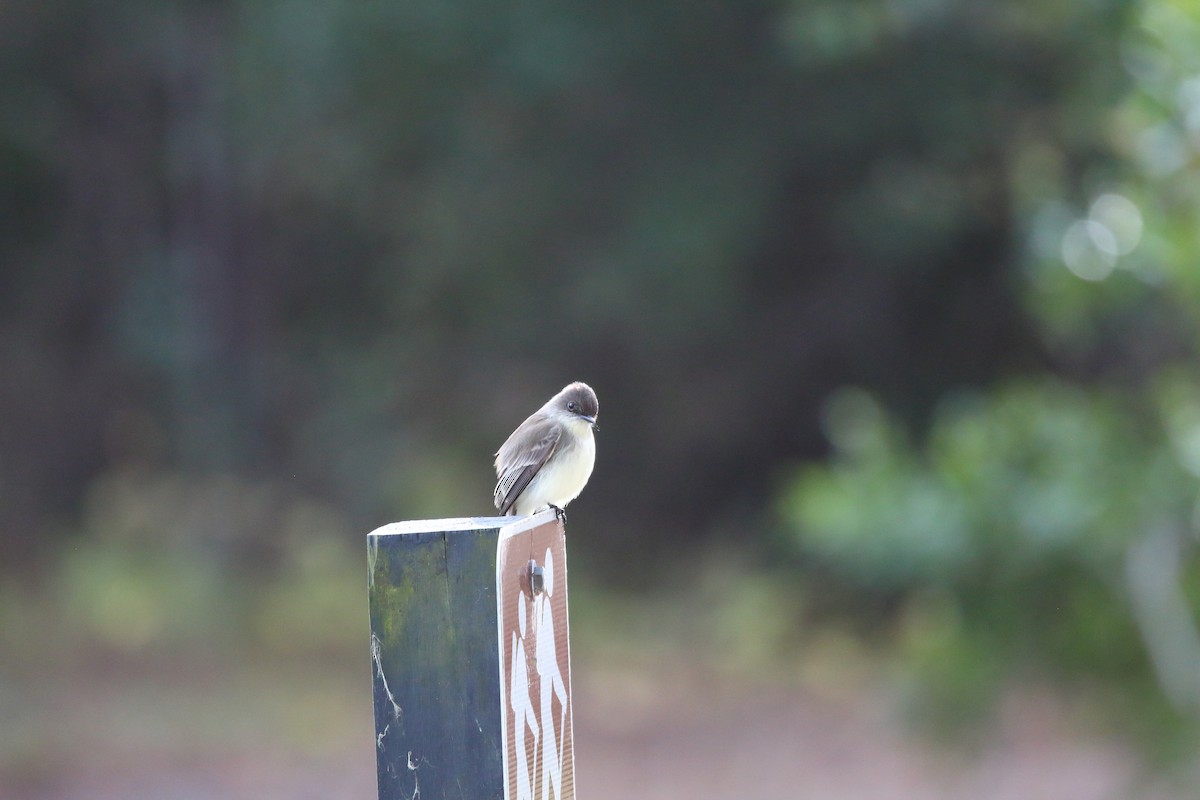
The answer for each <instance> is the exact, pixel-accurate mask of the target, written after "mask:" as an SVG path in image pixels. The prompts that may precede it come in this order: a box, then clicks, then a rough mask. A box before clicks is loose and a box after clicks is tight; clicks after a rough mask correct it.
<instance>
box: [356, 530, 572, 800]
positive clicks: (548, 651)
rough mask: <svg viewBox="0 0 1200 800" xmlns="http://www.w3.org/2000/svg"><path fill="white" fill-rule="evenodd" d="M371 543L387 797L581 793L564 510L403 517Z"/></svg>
mask: <svg viewBox="0 0 1200 800" xmlns="http://www.w3.org/2000/svg"><path fill="white" fill-rule="evenodd" d="M367 546H368V560H369V567H370V576H369V579H370V607H371V659H372V673H373V681H374V696H375V742H376V756H377V764H378V777H379V798H380V800H400V798H403V800H412V799H413V798H414V797H420V798H423V800H440V798H456V799H457V798H467V799H469V800H482V799H485V798H496V800H501V798H504V799H505V800H525V798H538V799H539V800H540V799H541V798H543V797H551V798H556V800H573V798H574V797H575V791H574V752H573V751H574V748H573V741H572V739H573V737H572V729H571V678H570V649H569V641H568V635H567V632H568V626H567V580H566V579H567V570H566V545H565V528H564V526H563V523H562V521H561V520H560V519H559V517H558V516H557V515H556V514H555V513H554V511H552V510H551V511H545V512H541V513H539V514H534V515H532V516H528V517H468V518H461V519H442V520H415V521H410V522H397V523H393V524H391V525H385V526H383V527H382V528H379V529H377V530H375V531H373V532H372V533H370V534H368V536H367ZM544 792H545V793H544Z"/></svg>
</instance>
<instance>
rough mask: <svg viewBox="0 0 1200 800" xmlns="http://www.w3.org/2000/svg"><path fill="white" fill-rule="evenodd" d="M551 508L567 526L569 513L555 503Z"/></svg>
mask: <svg viewBox="0 0 1200 800" xmlns="http://www.w3.org/2000/svg"><path fill="white" fill-rule="evenodd" d="M550 507H551V508H553V509H554V516H556V517H558V518H559V520H561V521H562V523H563V524H564V525H566V524H567V512H566V511H565V510H564V509H561V508H559V507H558V506H556V505H554V504H553V503H551V504H550Z"/></svg>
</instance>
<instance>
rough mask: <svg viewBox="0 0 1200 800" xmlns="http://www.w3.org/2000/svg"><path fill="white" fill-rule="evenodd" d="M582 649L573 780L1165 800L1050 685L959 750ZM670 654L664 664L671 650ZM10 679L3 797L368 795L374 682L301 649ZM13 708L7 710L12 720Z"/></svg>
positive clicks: (923, 795) (759, 689)
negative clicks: (285, 656) (259, 660)
mask: <svg viewBox="0 0 1200 800" xmlns="http://www.w3.org/2000/svg"><path fill="white" fill-rule="evenodd" d="M667 663H669V666H670V668H669V669H666V670H663V671H661V672H660V673H655V672H650V671H647V670H645V669H643V668H642V664H641V663H639V664H638V665H637V666H636V667H630V668H623V667H620V666H616V665H612V664H608V665H589V663H587V661H585V660H583V659H579V662H578V663H577V664H576V737H577V745H576V747H577V752H576V757H577V764H578V773H577V774H578V776H579V792H580V796H581V797H584V798H605V797H609V798H617V797H626V798H633V797H636V798H641V800H659V799H660V798H662V799H663V800H666V798H671V800H674V799H675V798H680V797H688V798H695V799H697V800H704V799H705V798H714V799H715V798H728V797H738V798H744V799H745V800H757V799H759V798H761V799H762V800H777V799H782V798H820V799H821V800H840V798H865V797H870V798H873V799H875V800H889V799H890V798H895V800H940V799H941V798H947V799H948V798H963V797H971V798H976V799H977V800H1010V799H1011V800H1039V799H1040V798H1045V800H1117V799H1118V798H1133V797H1137V798H1145V799H1146V800H1175V799H1176V798H1179V799H1180V800H1182V798H1185V797H1193V796H1194V795H1192V794H1190V793H1188V792H1186V791H1185V790H1182V789H1172V788H1171V785H1169V784H1167V783H1165V782H1155V781H1154V780H1152V779H1150V778H1148V777H1147V773H1146V772H1145V771H1144V770H1142V769H1141V768H1140V767H1139V760H1138V758H1137V757H1136V756H1135V755H1134V754H1133V753H1132V752H1131V751H1129V750H1127V749H1125V748H1124V747H1122V746H1121V745H1119V744H1117V743H1115V742H1113V741H1110V740H1106V739H1105V738H1103V737H1099V736H1096V735H1093V734H1089V733H1088V731H1087V730H1086V726H1085V725H1083V724H1081V723H1080V719H1079V715H1078V714H1077V713H1075V711H1073V710H1072V709H1071V708H1070V707H1069V706H1068V705H1067V704H1065V703H1064V702H1062V701H1060V700H1057V699H1055V698H1054V697H1053V696H1050V695H1047V694H1042V693H1038V692H1031V691H1017V692H1013V693H1011V695H1010V697H1009V699H1008V700H1007V701H1006V702H1005V703H1003V704H1002V711H1001V713H1000V714H999V718H998V719H997V720H996V722H995V723H994V725H992V726H991V727H990V728H989V730H988V731H987V732H986V733H985V734H984V735H982V736H981V737H980V738H979V739H978V740H977V741H976V743H975V744H973V745H972V746H971V747H970V748H967V747H953V748H951V747H946V746H941V745H935V744H934V743H931V742H927V741H923V740H920V739H914V738H913V737H912V736H911V735H910V734H907V733H906V732H905V730H904V729H903V726H901V725H900V724H899V723H898V721H897V720H896V719H895V718H894V716H893V715H892V714H891V712H890V711H889V710H888V709H889V708H892V707H894V704H892V703H891V702H889V701H888V699H887V698H886V697H885V696H884V695H883V694H881V693H880V692H877V691H863V692H854V693H843V694H841V695H837V696H832V695H831V696H825V695H822V694H821V693H820V692H814V691H813V690H812V689H811V688H805V687H803V686H801V685H799V684H798V683H797V682H795V681H788V680H784V681H780V680H770V681H765V682H761V683H757V684H747V683H746V682H744V681H740V680H739V681H731V680H729V679H727V678H722V677H721V676H720V675H717V674H709V673H706V671H705V670H704V669H702V668H697V667H695V666H694V665H693V667H692V668H690V669H689V668H687V667H681V665H683V664H685V663H687V662H686V660H685V659H682V658H672V659H671V660H670V662H667ZM665 665H666V663H664V666H665ZM22 684H23V685H22V687H21V688H20V690H19V691H18V690H17V687H16V686H14V685H13V684H12V683H7V684H6V685H4V686H3V687H2V689H3V691H2V693H0V697H2V698H3V717H4V719H5V725H4V726H3V733H2V734H0V736H2V738H0V796H2V797H4V798H11V800H50V798H55V799H56V800H83V798H87V800H109V799H110V798H112V799H113V800H116V799H117V798H121V799H122V800H141V799H142V798H147V799H148V798H163V797H170V798H178V799H181V800H193V799H194V800H208V799H209V798H246V797H254V798H260V799H261V800H271V799H272V798H289V800H295V799H296V798H313V800H316V799H317V798H322V799H324V800H340V799H341V798H346V800H349V799H350V798H356V799H358V798H368V797H375V776H374V754H373V751H372V733H373V728H372V721H371V717H370V714H371V706H370V694H369V693H370V681H369V670H368V668H367V663H366V658H365V657H364V659H363V665H362V669H361V670H359V671H357V672H355V671H353V670H350V669H347V668H346V667H345V666H344V665H343V666H339V667H334V666H321V665H317V664H309V665H307V666H301V665H297V664H292V665H275V666H273V667H270V668H259V669H251V670H247V669H239V670H228V671H226V670H223V669H219V668H216V669H214V668H213V667H212V665H209V666H206V667H203V668H189V667H186V666H183V667H179V666H177V667H176V668H174V669H171V670H167V671H163V670H161V669H158V668H155V669H151V670H148V671H139V670H138V669H135V668H131V667H130V666H129V665H115V666H114V665H110V666H109V667H102V668H99V669H97V670H96V671H95V672H94V673H90V672H88V671H87V670H81V671H79V674H75V675H63V674H58V675H56V674H55V672H54V670H48V671H46V672H44V673H42V674H41V675H40V676H26V678H25V679H24V680H23V681H22ZM14 722H15V724H14Z"/></svg>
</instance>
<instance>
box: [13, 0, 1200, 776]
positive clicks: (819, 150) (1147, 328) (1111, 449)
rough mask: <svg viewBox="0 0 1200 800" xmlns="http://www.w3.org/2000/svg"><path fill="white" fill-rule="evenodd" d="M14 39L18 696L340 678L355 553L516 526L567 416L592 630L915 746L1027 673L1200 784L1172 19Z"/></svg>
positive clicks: (635, 15) (541, 25)
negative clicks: (211, 670) (273, 675)
mask: <svg viewBox="0 0 1200 800" xmlns="http://www.w3.org/2000/svg"><path fill="white" fill-rule="evenodd" d="M0 42H2V46H0V95H2V96H3V97H4V102H3V103H2V104H0V376H2V377H0V559H2V560H0V620H2V621H3V624H2V625H0V648H2V650H0V663H5V662H6V663H7V668H8V669H9V670H10V671H11V675H10V677H11V676H12V675H15V676H20V675H26V676H27V675H29V674H33V673H36V672H37V671H38V670H39V669H40V664H41V663H42V656H41V655H40V654H37V653H35V652H33V651H31V650H30V648H29V647H28V643H29V642H31V641H37V640H39V639H40V638H41V635H40V634H39V631H42V630H44V629H45V626H46V625H54V626H57V629H58V630H60V631H64V632H66V633H67V634H69V635H67V636H62V637H54V641H53V642H45V646H47V647H49V648H50V649H51V650H52V651H53V652H55V653H56V654H58V655H60V656H62V655H64V654H65V655H69V656H71V658H68V659H67V661H68V662H70V661H72V660H79V659H85V658H86V659H92V658H95V656H96V654H97V653H100V654H103V655H104V657H105V658H106V659H109V660H111V663H115V664H129V663H135V662H136V663H138V664H145V663H147V662H153V663H167V664H177V663H179V662H180V660H185V661H187V662H188V663H190V664H192V665H195V664H197V663H199V664H202V665H203V664H209V665H212V664H221V663H223V661H222V658H223V657H222V656H220V655H215V654H219V653H221V652H226V651H233V652H239V653H240V652H246V651H249V652H252V653H256V654H263V653H266V654H268V655H272V656H282V657H284V658H288V657H293V656H295V657H299V656H304V657H305V658H311V657H321V658H326V659H330V660H333V661H339V660H343V661H344V660H345V659H346V658H347V656H346V652H347V650H349V651H350V658H356V657H358V656H361V655H362V653H361V652H360V651H363V652H365V650H363V644H362V639H363V638H364V634H365V631H366V620H365V608H364V603H365V590H364V588H363V580H362V578H363V576H364V575H365V572H363V567H364V562H365V556H364V554H363V552H362V551H363V534H365V533H366V532H367V531H369V530H371V529H372V528H374V527H376V526H377V525H379V524H383V523H385V522H388V521H391V520H396V519H410V518H420V517H442V516H463V515H471V514H483V513H488V512H489V511H490V508H491V507H490V489H491V483H492V477H493V476H492V474H491V470H490V460H491V454H492V453H493V452H494V451H495V449H496V447H497V446H498V445H499V444H500V442H501V441H502V440H503V438H504V436H506V435H507V433H508V432H509V431H510V430H511V429H512V428H513V427H514V426H515V424H516V423H517V422H519V421H520V420H521V419H522V418H523V417H524V416H525V415H526V414H527V413H529V411H530V410H532V409H533V408H534V407H535V406H536V405H538V404H540V403H541V402H542V401H543V400H544V399H545V398H546V397H548V396H549V395H550V394H552V393H553V392H554V391H556V390H557V389H558V388H559V387H561V386H562V385H563V384H565V383H567V382H568V381H570V380H575V379H583V380H586V381H588V382H589V383H591V384H592V385H593V386H594V387H595V388H596V390H597V392H598V394H599V397H600V400H601V414H600V417H601V419H600V422H601V433H600V439H599V460H598V466H597V469H596V473H595V475H594V477H593V480H592V483H591V485H590V486H589V488H588V490H587V492H586V493H585V494H584V495H583V497H582V499H581V500H579V501H578V503H577V504H576V505H574V506H572V509H571V527H572V530H573V531H576V532H577V533H576V535H575V536H573V538H572V553H573V567H574V568H575V570H576V571H577V573H578V575H579V580H580V581H581V582H582V584H583V586H584V591H586V592H587V593H588V596H589V597H591V598H592V599H593V601H594V602H592V603H589V606H590V610H589V609H580V610H579V611H578V612H576V608H577V606H573V612H576V613H579V614H581V615H583V617H582V618H583V619H584V620H592V621H594V622H595V623H596V625H598V626H604V625H605V624H606V623H604V621H603V619H602V618H603V617H605V616H614V615H623V613H621V612H618V609H624V610H625V611H628V610H629V609H628V608H626V607H625V606H622V605H621V603H622V602H624V601H619V600H618V599H617V596H618V595H619V594H621V593H624V592H627V591H632V592H634V593H635V596H638V597H641V596H644V594H645V592H646V591H647V587H648V586H649V587H654V588H655V589H657V591H658V594H659V595H660V596H661V597H666V598H667V599H665V600H663V602H662V604H661V606H660V608H659V611H658V612H656V613H655V614H654V615H653V618H654V620H656V624H659V625H665V626H667V628H668V629H670V628H672V627H674V628H678V629H684V628H686V629H687V630H689V631H692V632H693V634H694V635H700V634H698V633H695V631H696V630H698V629H699V628H701V627H704V626H705V625H708V624H709V623H711V624H712V625H716V626H717V627H718V628H720V630H722V631H724V632H725V633H724V634H722V635H725V636H727V637H728V641H729V642H732V643H733V645H734V646H735V649H736V648H737V647H741V648H744V649H746V650H748V651H753V652H760V651H762V652H768V653H770V654H771V657H772V658H774V659H782V660H784V661H786V660H787V658H791V657H796V656H795V653H796V651H797V649H799V650H803V649H804V647H805V646H806V644H811V643H812V642H814V641H815V640H816V639H817V638H818V635H817V632H820V631H829V630H844V631H849V632H851V636H852V637H853V638H854V639H855V640H856V641H859V642H861V643H864V644H863V646H864V647H866V648H868V650H869V652H870V654H871V655H870V656H869V657H871V658H879V659H880V660H882V661H885V662H886V663H888V664H894V665H895V666H896V671H895V674H896V675H898V676H899V678H898V682H899V685H901V686H904V687H907V694H906V696H908V697H910V699H911V705H912V708H913V709H914V713H915V715H916V716H917V717H919V718H922V719H925V720H927V721H930V722H931V723H932V724H933V725H934V726H935V727H938V728H939V729H945V728H946V726H947V725H951V723H953V722H955V721H958V720H961V719H966V718H975V717H976V716H977V715H978V714H980V713H982V712H986V711H987V710H988V708H989V707H990V704H991V701H992V699H993V698H994V697H995V695H996V693H998V692H1000V691H1001V690H1002V689H1003V688H1004V687H1005V686H1006V685H1008V684H1009V683H1011V682H1012V681H1013V680H1020V679H1022V676H1024V678H1026V679H1036V680H1040V681H1049V682H1051V683H1052V684H1055V685H1059V686H1062V687H1066V688H1065V689H1064V690H1070V691H1075V690H1079V691H1086V692H1088V693H1089V697H1092V698H1093V699H1096V700H1098V701H1099V702H1098V704H1099V706H1100V707H1102V708H1107V709H1109V710H1110V711H1112V712H1113V714H1112V718H1113V719H1115V720H1120V721H1121V722H1122V723H1125V722H1128V723H1129V724H1128V725H1127V726H1125V727H1126V728H1127V730H1126V732H1127V733H1128V734H1129V735H1130V737H1131V739H1133V740H1134V741H1136V743H1137V744H1139V745H1146V746H1147V749H1149V750H1151V751H1154V752H1167V753H1169V754H1176V755H1178V754H1180V753H1185V752H1187V748H1188V747H1189V746H1194V744H1195V725H1194V722H1195V719H1196V717H1197V714H1200V666H1198V665H1200V637H1198V636H1197V632H1196V623H1195V620H1196V616H1197V613H1198V612H1200V555H1198V554H1197V530H1198V528H1197V524H1198V523H1197V519H1198V517H1197V511H1196V508H1197V506H1196V498H1197V491H1196V490H1197V479H1198V478H1200V394H1198V393H1197V389H1198V388H1200V369H1198V367H1197V364H1196V362H1195V355H1196V348H1197V344H1198V343H1200V339H1198V337H1200V327H1198V323H1200V270H1197V268H1196V265H1197V264H1200V235H1198V231H1200V181H1198V180H1197V178H1198V177H1200V175H1198V172H1200V158H1198V153H1200V13H1198V12H1197V10H1196V8H1195V6H1194V4H1192V3H1188V2H1184V0H1147V1H1146V2H1143V3H1133V2H1129V1H1128V0H1092V1H1091V2H1083V3H1080V2H1069V1H1068V0H1005V1H1004V2H990V3H989V2H980V1H979V0H761V1H760V2H747V3H735V2H720V1H719V0H713V1H712V2H700V3H685V2H666V3H642V2H631V1H630V0H613V1H612V2H607V3H604V4H593V5H583V6H571V5H562V4H557V3H548V2H542V1H541V0H527V2H523V3H518V4H514V5H504V4H492V3H485V2H471V1H470V0H464V2H459V3H442V2H427V1H426V0H412V1H411V2H396V3H387V2H378V1H376V0H363V1H362V2H356V3H349V2H344V3H329V2H315V0H259V1H258V2H234V1H232V0H231V1H229V2H196V1H195V0H156V2H146V1H145V0H128V2H123V3H118V4H113V3H102V2H90V1H88V2H63V0H42V2H37V3H33V2H13V3H6V4H3V5H0ZM734 551H736V556H733V557H732V558H730V554H731V553H733V552H734ZM729 563H732V564H733V565H734V566H731V567H723V566H720V565H722V564H729ZM697 573H700V574H701V576H702V577H701V579H700V580H699V581H696V580H694V576H695V575H696V574H697ZM663 575H666V576H668V577H667V578H666V579H663V578H662V577H661V576H663ZM656 576H657V577H656ZM671 576H673V577H671ZM746 582H749V583H750V584H751V585H753V586H755V587H757V590H756V591H755V592H752V593H750V594H749V595H746V594H744V593H739V595H738V596H737V597H736V598H734V597H731V596H730V595H731V594H733V591H732V589H731V586H732V585H734V584H745V583H746ZM696 584H699V588H697V586H696ZM664 586H665V587H666V588H665V589H664ZM587 587H591V588H590V589H588V588H587ZM706 592H709V593H711V594H712V603H711V604H709V609H710V610H708V611H697V610H695V609H694V607H693V608H692V610H684V606H683V605H680V606H679V607H676V606H674V605H672V602H675V601H677V600H678V597H681V596H682V597H688V598H694V597H695V596H696V595H697V594H700V595H703V594H704V593H706ZM672 593H674V595H675V596H676V599H675V601H672V600H671V599H670V596H671V595H672ZM651 594H653V591H651ZM672 609H674V611H672ZM714 609H715V610H714ZM696 615H699V618H700V619H701V622H700V623H697V622H695V621H688V620H687V619H686V618H689V617H694V616H696ZM715 615H723V616H720V619H719V620H718V619H716V616H715ZM359 622H361V625H359V624H358V623H359ZM356 626H357V627H356ZM722 626H723V627H722ZM578 627H580V628H586V626H585V625H581V626H578ZM613 629H614V630H616V628H615V626H613ZM605 630H608V628H605ZM578 635H579V636H581V637H584V638H585V640H586V637H587V634H586V632H584V631H582V630H581V631H579V632H578ZM685 638H686V637H685ZM43 641H44V640H43ZM598 647H599V646H598ZM356 648H357V649H356ZM314 654H315V655H314ZM362 660H363V661H364V662H365V657H364V658H363V659H362ZM339 663H340V662H339ZM362 669H363V671H364V673H365V670H366V668H365V666H363V668H362ZM0 677H2V676H0ZM9 685H10V686H12V685H15V684H12V683H10V684H9ZM0 688H3V684H2V683H0ZM24 744H25V746H26V747H30V748H31V747H33V745H32V744H29V743H28V742H24Z"/></svg>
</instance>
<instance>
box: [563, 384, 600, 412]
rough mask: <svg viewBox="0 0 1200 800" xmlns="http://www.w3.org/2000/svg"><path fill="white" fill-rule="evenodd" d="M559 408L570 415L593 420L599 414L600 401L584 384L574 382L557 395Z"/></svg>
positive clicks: (590, 388)
mask: <svg viewBox="0 0 1200 800" xmlns="http://www.w3.org/2000/svg"><path fill="white" fill-rule="evenodd" d="M558 396H559V400H560V407H561V408H565V409H566V410H567V411H569V412H570V413H572V414H579V415H580V416H583V417H592V418H593V419H594V418H595V417H596V416H597V415H598V414H599V413H600V401H599V400H597V399H596V393H595V392H593V391H592V387H590V386H588V385H587V384H586V383H581V382H579V381H576V382H575V383H572V384H571V385H570V386H568V387H566V388H565V389H563V390H562V391H561V392H559V393H558Z"/></svg>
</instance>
